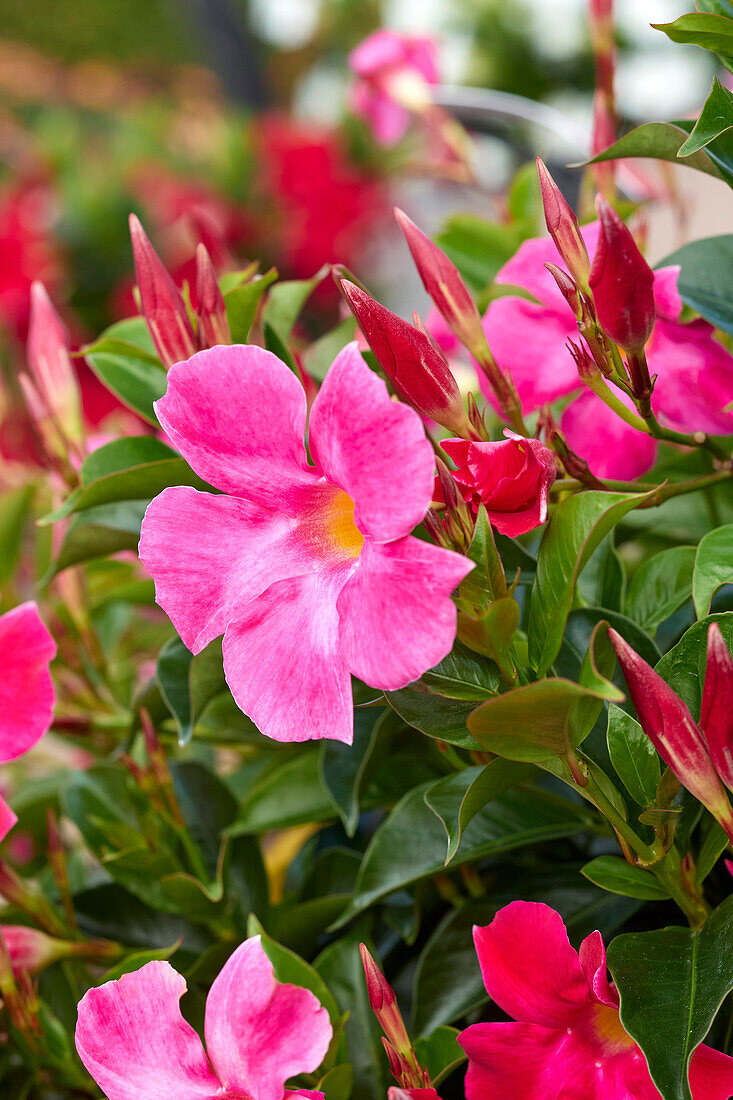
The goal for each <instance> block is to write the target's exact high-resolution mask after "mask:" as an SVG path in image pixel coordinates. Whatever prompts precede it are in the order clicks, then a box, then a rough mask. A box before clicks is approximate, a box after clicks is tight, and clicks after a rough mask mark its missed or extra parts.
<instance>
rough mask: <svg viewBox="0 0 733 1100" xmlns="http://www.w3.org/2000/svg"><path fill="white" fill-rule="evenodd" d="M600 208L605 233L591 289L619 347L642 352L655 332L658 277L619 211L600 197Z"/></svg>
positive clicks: (603, 322) (605, 325)
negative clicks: (655, 290) (655, 283)
mask: <svg viewBox="0 0 733 1100" xmlns="http://www.w3.org/2000/svg"><path fill="white" fill-rule="evenodd" d="M596 206H597V209H598V216H599V218H600V222H601V225H600V229H601V232H600V236H599V238H598V248H597V249H596V254H595V256H594V257H593V264H592V265H591V271H590V288H591V290H592V291H593V301H594V303H595V307H596V314H597V316H598V321H599V324H600V326H601V328H602V329H603V331H604V332H605V333H607V334H608V336H610V338H611V339H612V340H613V341H614V343H616V344H618V345H619V347H621V348H624V349H625V350H630V351H638V350H640V349H641V348H643V347H644V344H645V343H646V342H647V340H648V339H649V337H650V336H651V333H652V329H653V328H654V321H655V318H656V307H655V305H654V273H653V271H652V269H651V268H650V267H649V264H648V263H647V262H646V260H645V259H644V257H643V256H642V254H641V252H640V251H639V249H638V248H637V247H636V242H635V241H634V238H633V237H632V235H631V233H630V231H629V229H628V228H627V227H626V226H625V225H624V223H623V222H622V221H621V219H620V218H619V216H618V214H617V213H616V211H615V210H614V209H613V208H612V207H611V206H609V204H608V203H607V202H606V200H605V199H604V198H602V197H601V196H600V195H599V196H598V199H597V202H596Z"/></svg>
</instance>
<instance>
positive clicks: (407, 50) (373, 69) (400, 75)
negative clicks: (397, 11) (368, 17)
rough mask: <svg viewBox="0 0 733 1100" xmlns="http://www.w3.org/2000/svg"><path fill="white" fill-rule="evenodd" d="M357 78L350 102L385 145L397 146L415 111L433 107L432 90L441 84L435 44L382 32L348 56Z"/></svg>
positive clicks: (393, 32)
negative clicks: (434, 86)
mask: <svg viewBox="0 0 733 1100" xmlns="http://www.w3.org/2000/svg"><path fill="white" fill-rule="evenodd" d="M348 60H349V67H350V69H351V70H352V72H353V73H354V74H355V76H356V81H355V83H354V86H353V88H352V93H351V102H352V107H353V109H354V111H355V113H356V114H358V115H359V116H360V117H361V118H363V119H365V120H366V121H367V122H368V123H369V125H370V127H371V129H372V132H373V134H374V137H375V138H376V140H377V141H378V142H379V143H380V144H381V145H395V144H396V143H397V142H398V141H399V140H400V139H401V138H402V137H403V136H404V134H405V132H406V130H407V128H408V126H409V125H410V112H411V110H419V109H424V108H425V107H427V106H428V105H429V103H430V94H429V91H428V85H429V84H437V83H438V80H439V75H438V62H437V50H436V46H435V42H434V41H433V40H432V39H431V38H423V37H416V36H414V35H407V34H399V33H398V32H397V31H388V30H379V31H375V32H374V34H370V35H369V37H368V38H365V39H364V41H363V42H360V43H359V45H358V46H357V47H356V48H355V49H354V50H352V51H351V53H350V54H349V59H348Z"/></svg>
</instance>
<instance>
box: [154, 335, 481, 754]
mask: <svg viewBox="0 0 733 1100" xmlns="http://www.w3.org/2000/svg"><path fill="white" fill-rule="evenodd" d="M156 410H157V414H158V418H159V420H160V422H161V424H162V426H163V428H164V430H165V431H166V433H167V435H168V437H169V439H171V440H172V441H173V443H174V444H175V445H176V446H177V447H178V448H179V450H180V451H181V453H182V455H183V456H184V458H185V459H186V460H187V461H188V462H189V463H190V464H191V466H192V467H193V468H194V469H195V470H196V472H197V473H198V474H199V475H200V476H201V477H203V478H205V479H206V480H207V481H208V482H210V483H211V484H212V485H214V486H216V488H217V489H220V490H221V491H222V495H213V494H209V493H201V492H198V491H197V490H195V489H192V488H187V487H176V488H170V489H166V490H164V492H163V493H161V495H160V496H158V497H156V499H155V500H154V501H153V502H152V504H151V505H150V506H149V508H148V510H147V513H146V516H145V520H144V522H143V527H142V535H141V539H140V556H141V558H142V560H143V562H144V564H145V565H146V567H147V568H148V570H149V571H150V573H151V574H152V576H153V578H154V580H155V585H156V598H157V600H158V603H159V604H160V605H161V607H163V608H164V610H165V611H166V612H167V614H168V615H169V617H170V618H171V620H172V622H173V624H174V626H175V627H176V629H177V630H178V633H179V634H180V636H181V638H182V640H183V642H184V644H185V645H187V646H188V648H189V649H191V650H192V651H193V652H194V653H199V652H200V651H201V650H202V649H203V648H204V647H205V646H206V645H208V643H209V642H211V641H212V640H213V639H214V638H216V637H218V636H219V635H220V634H224V671H225V673H226V677H227V681H228V683H229V686H230V688H231V690H232V694H233V695H234V698H235V699H236V701H237V703H238V704H239V706H240V707H241V708H242V710H243V711H244V712H245V713H246V714H248V715H249V716H250V718H252V720H253V721H254V722H255V723H256V725H257V726H258V727H259V729H260V730H261V731H262V732H263V733H264V734H266V735H267V736H268V737H273V738H275V740H278V741H304V740H308V739H311V738H319V737H329V738H333V739H335V740H339V741H345V742H347V743H350V742H351V739H352V732H353V709H352V700H351V682H350V675H351V673H353V674H354V675H355V676H358V677H359V678H360V679H362V680H364V681H365V682H366V683H368V684H370V685H371V686H373V687H377V688H380V689H382V690H387V689H395V688H399V687H404V686H405V685H406V684H408V683H410V682H411V681H412V680H414V679H416V678H417V677H419V676H421V675H422V673H423V672H425V671H426V670H427V669H428V668H431V667H432V666H433V665H435V664H437V662H438V661H440V660H442V658H443V657H444V656H445V655H446V654H447V653H448V652H449V651H450V649H451V646H452V644H453V639H454V636H455V630H456V609H455V605H454V603H453V601H452V600H451V592H452V591H453V589H454V588H455V586H456V585H457V584H458V583H459V582H460V581H461V580H462V579H463V578H464V577H465V576H466V574H467V573H468V572H469V571H470V569H471V568H472V565H471V562H469V561H468V560H467V559H466V558H464V557H462V556H461V555H459V554H454V553H452V552H451V551H447V550H443V549H441V548H439V547H436V546H432V545H430V544H428V543H425V542H421V541H420V540H419V539H416V538H414V537H412V536H411V534H410V532H411V531H412V529H413V528H414V527H415V526H416V524H418V523H420V521H421V520H422V518H423V516H424V515H425V512H426V511H427V508H428V506H429V504H430V500H431V495H432V481H433V471H434V459H433V452H432V448H431V446H430V444H429V443H428V441H427V440H426V438H425V434H424V431H423V428H422V424H421V422H420V418H419V416H418V415H417V413H416V412H414V411H413V410H412V409H409V408H407V406H405V405H402V404H399V403H398V402H395V401H392V400H391V399H390V397H389V395H388V393H387V389H386V386H385V385H384V383H383V382H382V381H381V379H379V378H378V377H377V376H376V375H375V374H374V373H373V372H372V371H370V370H369V368H368V367H367V365H366V364H365V362H364V360H363V359H362V357H361V355H360V353H359V351H358V349H357V346H356V344H355V343H352V344H349V345H348V346H347V347H346V348H344V350H343V351H342V352H340V354H339V355H338V356H337V358H336V359H335V361H334V363H333V364H332V366H331V368H330V370H329V371H328V374H327V376H326V379H325V381H324V383H323V385H322V386H321V389H320V392H319V393H318V396H317V397H316V399H315V401H314V403H313V407H312V410H311V414H310V428H309V449H310V454H311V456H312V459H313V462H314V465H309V464H308V461H307V458H306V452H305V448H304V446H303V435H304V432H305V423H306V400H305V394H304V391H303V388H302V386H301V385H300V383H299V382H298V380H297V379H296V377H295V375H294V374H292V372H291V371H290V370H288V368H287V367H286V366H285V364H284V363H282V362H281V361H280V360H279V359H277V358H276V356H274V355H272V354H271V353H270V352H267V351H263V350H262V349H261V348H257V347H251V346H247V347H244V346H241V345H239V346H236V345H235V346H232V347H217V348H212V349H210V350H208V351H202V352H199V353H198V354H197V355H194V356H193V357H192V358H191V359H189V360H188V361H187V362H185V363H178V364H177V365H176V366H174V367H172V368H171V370H170V372H169V374H168V391H167V393H166V395H165V396H164V397H163V398H161V400H160V401H158V402H157V403H156Z"/></svg>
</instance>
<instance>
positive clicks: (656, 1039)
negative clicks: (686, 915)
mask: <svg viewBox="0 0 733 1100" xmlns="http://www.w3.org/2000/svg"><path fill="white" fill-rule="evenodd" d="M608 965H609V967H610V970H611V973H612V975H613V978H614V980H615V982H616V986H617V987H618V991H619V994H620V997H621V1010H620V1011H621V1022H622V1024H623V1026H624V1027H625V1029H626V1031H627V1032H628V1033H629V1035H630V1036H631V1037H632V1039H635V1040H636V1042H637V1043H638V1044H639V1046H640V1047H641V1049H642V1051H643V1052H644V1055H645V1057H646V1060H647V1063H648V1065H649V1072H650V1073H651V1076H652V1079H653V1081H654V1083H655V1084H656V1086H657V1088H658V1089H659V1091H660V1092H661V1094H662V1096H663V1097H664V1100H691V1097H692V1094H691V1092H690V1086H689V1083H688V1079H687V1073H688V1066H689V1061H690V1057H691V1056H692V1054H693V1052H694V1050H695V1048H696V1047H697V1046H698V1044H699V1043H701V1042H702V1041H703V1039H704V1038H705V1036H706V1035H707V1033H708V1031H709V1029H710V1025H711V1024H712V1022H713V1020H714V1019H715V1015H716V1013H717V1011H718V1009H719V1008H720V1005H721V1004H722V1003H723V1000H724V999H725V997H726V996H727V995H728V993H729V992H730V990H731V989H733V897H731V898H728V899H727V900H726V901H725V902H723V904H722V905H721V906H719V908H718V909H716V910H715V912H714V913H713V914H712V915H711V916H710V917H709V918H708V920H707V921H706V922H705V924H704V925H703V927H702V929H700V930H699V931H697V932H694V931H692V930H691V929H689V928H661V929H659V930H658V931H655V932H633V933H629V934H627V935H623V936H618V937H617V938H616V939H615V940H614V941H613V943H612V944H611V945H610V947H609V949H608ZM661 1022H663V1025H664V1026H660V1023H661Z"/></svg>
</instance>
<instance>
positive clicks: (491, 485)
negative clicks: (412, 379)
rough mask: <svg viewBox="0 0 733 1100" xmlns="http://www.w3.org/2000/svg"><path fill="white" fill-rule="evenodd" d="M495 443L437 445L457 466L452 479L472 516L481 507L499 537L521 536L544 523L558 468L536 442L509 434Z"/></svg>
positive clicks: (445, 442)
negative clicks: (472, 512)
mask: <svg viewBox="0 0 733 1100" xmlns="http://www.w3.org/2000/svg"><path fill="white" fill-rule="evenodd" d="M508 434H509V438H508V439H504V440H502V441H501V442H499V443H469V442H467V441H466V440H465V439H445V440H443V442H442V443H441V444H440V445H441V447H442V448H443V449H444V450H445V452H446V454H448V455H449V456H450V457H451V458H452V459H453V461H454V462H455V464H456V467H457V468H456V469H455V470H454V471H452V472H453V478H454V480H455V482H456V484H457V485H458V489H459V491H460V492H461V493H462V494H463V497H464V499H465V501H466V503H467V504H468V505H469V506H470V507H471V508H472V510H473V511H474V513H475V512H477V511H478V509H479V505H481V504H483V505H485V507H486V511H487V512H488V514H489V519H490V520H491V523H492V525H493V526H494V527H495V528H496V530H497V531H498V532H499V533H500V534H502V535H510V536H512V537H515V536H516V535H524V534H526V533H527V531H533V530H534V529H535V527H539V526H540V524H542V523H544V522H545V520H546V519H547V498H548V496H549V493H550V486H551V485H552V483H553V481H554V480H555V476H556V474H557V468H556V466H555V459H554V456H553V454H552V451H550V450H549V448H547V447H545V445H544V443H541V442H540V441H539V439H523V438H522V437H521V436H518V435H514V433H513V432H512V433H508Z"/></svg>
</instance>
